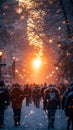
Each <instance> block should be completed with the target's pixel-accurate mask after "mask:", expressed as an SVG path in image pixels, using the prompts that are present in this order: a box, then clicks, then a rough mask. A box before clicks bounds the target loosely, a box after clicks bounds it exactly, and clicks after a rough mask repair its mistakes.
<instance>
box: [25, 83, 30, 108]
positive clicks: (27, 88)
mask: <svg viewBox="0 0 73 130" xmlns="http://www.w3.org/2000/svg"><path fill="white" fill-rule="evenodd" d="M31 95H32V90H31V88H30V86H29V85H28V84H26V86H25V88H24V97H25V98H26V106H29V103H31Z"/></svg>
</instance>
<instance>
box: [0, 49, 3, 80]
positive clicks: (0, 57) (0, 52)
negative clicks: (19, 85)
mask: <svg viewBox="0 0 73 130" xmlns="http://www.w3.org/2000/svg"><path fill="white" fill-rule="evenodd" d="M2 54H3V52H2V51H0V64H1V61H2ZM0 78H1V66H0Z"/></svg>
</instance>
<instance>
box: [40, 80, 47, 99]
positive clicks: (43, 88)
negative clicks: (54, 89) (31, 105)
mask: <svg viewBox="0 0 73 130" xmlns="http://www.w3.org/2000/svg"><path fill="white" fill-rule="evenodd" d="M46 88H47V84H46V82H45V83H44V85H43V87H42V88H41V96H42V97H43V99H44V91H45V89H46Z"/></svg>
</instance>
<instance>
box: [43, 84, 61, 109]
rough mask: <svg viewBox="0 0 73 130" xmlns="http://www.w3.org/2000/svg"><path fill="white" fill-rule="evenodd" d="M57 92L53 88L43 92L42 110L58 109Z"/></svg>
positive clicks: (58, 97)
mask: <svg viewBox="0 0 73 130" xmlns="http://www.w3.org/2000/svg"><path fill="white" fill-rule="evenodd" d="M59 94H60V93H59V90H58V89H57V88H55V87H49V88H47V89H46V90H45V98H44V109H47V110H48V109H51V110H52V109H55V110H56V109H57V107H59V108H60V96H59Z"/></svg>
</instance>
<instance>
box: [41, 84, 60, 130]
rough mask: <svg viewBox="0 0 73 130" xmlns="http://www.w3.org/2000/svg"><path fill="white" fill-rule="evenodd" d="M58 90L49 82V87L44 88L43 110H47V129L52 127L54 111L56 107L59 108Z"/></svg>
mask: <svg viewBox="0 0 73 130" xmlns="http://www.w3.org/2000/svg"><path fill="white" fill-rule="evenodd" d="M59 94H60V93H59V90H58V89H57V88H56V87H55V86H54V85H53V84H50V85H49V87H48V88H47V89H46V90H45V97H44V104H43V105H44V108H43V109H44V110H45V111H46V110H47V112H48V121H49V124H48V129H49V128H51V127H52V128H54V121H55V113H56V110H57V108H59V109H60V95H59Z"/></svg>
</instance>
